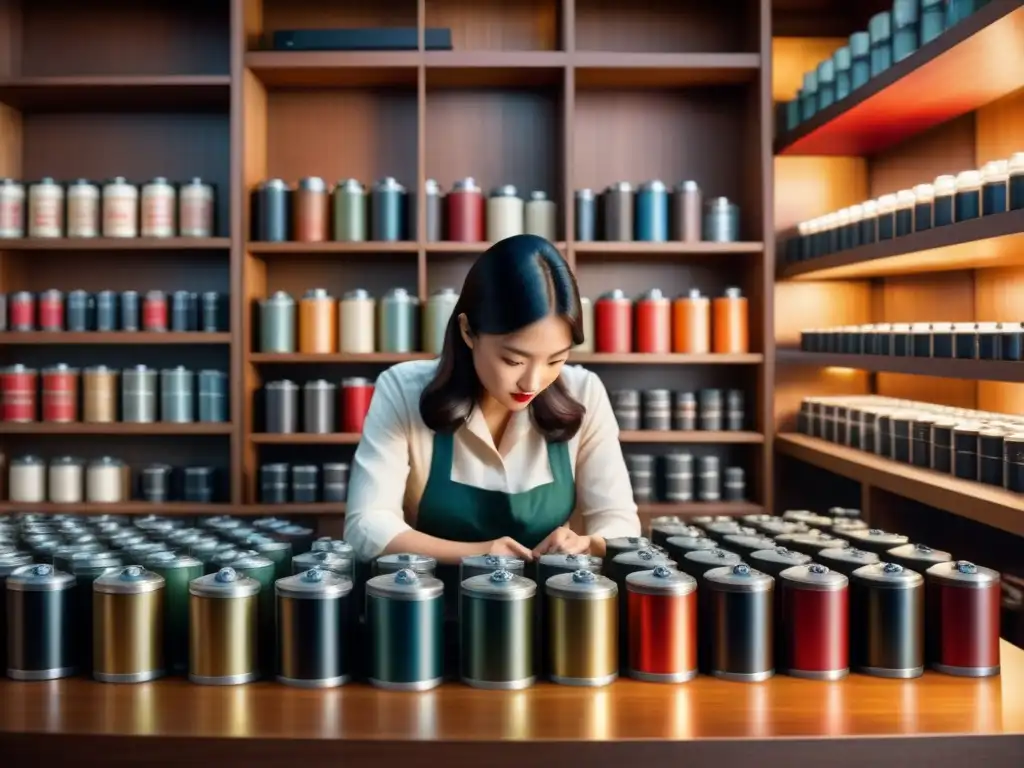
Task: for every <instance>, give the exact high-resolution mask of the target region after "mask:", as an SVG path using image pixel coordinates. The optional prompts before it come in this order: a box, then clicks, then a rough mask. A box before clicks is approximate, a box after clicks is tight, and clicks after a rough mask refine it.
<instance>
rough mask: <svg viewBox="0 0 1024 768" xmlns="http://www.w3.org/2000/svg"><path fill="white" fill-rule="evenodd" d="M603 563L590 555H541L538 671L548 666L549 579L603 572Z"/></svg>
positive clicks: (538, 567) (539, 572)
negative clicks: (578, 573) (582, 573)
mask: <svg viewBox="0 0 1024 768" xmlns="http://www.w3.org/2000/svg"><path fill="white" fill-rule="evenodd" d="M602 564H603V561H602V560H601V558H599V557H592V556H590V555H566V554H563V553H561V552H558V553H555V552H550V553H548V554H546V555H541V556H540V558H538V560H537V571H536V575H537V586H538V589H537V596H536V603H537V619H538V620H537V637H538V647H537V651H538V656H539V658H538V660H537V661H538V665H537V667H538V669H540V670H541V671H542V672H546V671H547V669H548V667H549V664H548V651H549V645H550V643H549V642H548V637H549V635H550V633H551V631H550V627H549V626H548V610H547V599H548V598H547V594H548V593H547V589H546V585H547V583H548V579H550V578H551V577H552V576H558V575H559V574H562V573H575V572H576V571H593V572H594V573H600V572H601V566H602Z"/></svg>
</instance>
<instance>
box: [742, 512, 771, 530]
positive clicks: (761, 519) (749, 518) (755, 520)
mask: <svg viewBox="0 0 1024 768" xmlns="http://www.w3.org/2000/svg"><path fill="white" fill-rule="evenodd" d="M778 519H779V518H777V517H773V516H772V515H766V514H763V513H762V514H759V515H744V516H743V517H741V518H740V521H741V522H743V523H746V524H747V525H752V526H754V527H757V526H759V525H761V523H767V522H769V521H771V520H778Z"/></svg>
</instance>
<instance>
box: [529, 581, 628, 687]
mask: <svg viewBox="0 0 1024 768" xmlns="http://www.w3.org/2000/svg"><path fill="white" fill-rule="evenodd" d="M544 589H545V591H546V592H547V596H546V600H545V602H546V603H547V627H548V648H547V658H548V664H549V668H548V673H549V675H550V678H551V680H552V682H555V683H561V684H563V685H580V686H603V685H608V684H610V683H612V682H613V681H614V680H615V679H616V678H617V677H618V666H619V664H618V661H619V651H618V636H619V635H618V631H617V623H618V613H619V612H618V592H619V588H618V586H617V585H616V584H615V582H614V581H612V580H611V579H609V578H608V577H606V576H601V575H598V574H596V573H594V572H593V571H590V570H579V571H574V572H572V573H563V574H559V575H557V576H552V577H551V578H550V579H548V580H547V582H546V583H545V585H544Z"/></svg>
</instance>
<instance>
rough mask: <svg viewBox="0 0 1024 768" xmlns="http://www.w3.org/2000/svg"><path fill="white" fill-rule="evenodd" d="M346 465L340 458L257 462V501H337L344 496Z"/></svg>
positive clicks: (347, 469)
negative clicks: (319, 462)
mask: <svg viewBox="0 0 1024 768" xmlns="http://www.w3.org/2000/svg"><path fill="white" fill-rule="evenodd" d="M348 473H349V465H348V464H347V463H346V462H343V461H334V462H329V463H326V464H323V465H320V466H318V465H316V464H285V463H283V462H274V463H270V464H262V465H260V480H259V482H260V494H259V498H260V503H261V504H315V503H318V502H324V503H340V502H343V501H345V500H346V499H347V498H348Z"/></svg>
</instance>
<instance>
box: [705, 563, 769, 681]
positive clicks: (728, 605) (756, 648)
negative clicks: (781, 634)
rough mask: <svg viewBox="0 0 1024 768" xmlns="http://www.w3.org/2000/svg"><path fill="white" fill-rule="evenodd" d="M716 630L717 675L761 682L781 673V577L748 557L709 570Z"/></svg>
mask: <svg viewBox="0 0 1024 768" xmlns="http://www.w3.org/2000/svg"><path fill="white" fill-rule="evenodd" d="M703 585H704V588H705V589H706V590H707V591H708V592H709V593H710V594H709V595H708V601H707V607H708V612H707V614H706V615H705V616H702V617H701V618H702V620H706V621H707V622H708V629H709V631H710V633H711V649H710V650H711V655H710V658H709V660H708V661H709V665H708V667H709V669H710V671H711V674H712V675H714V676H715V677H719V678H722V679H724V680H734V681H737V682H746V683H756V682H761V681H762V680H767V679H768V678H769V677H771V676H772V675H773V674H775V660H774V657H773V652H774V651H773V647H772V641H773V627H772V622H773V618H774V617H773V607H774V602H773V591H774V586H775V580H774V579H773V578H772V577H771V576H769V575H768V574H766V573H761V572H760V571H755V570H754V569H753V568H751V567H750V566H749V565H747V564H746V563H738V564H736V565H732V566H726V567H724V568H715V569H713V570H710V571H708V572H707V573H706V574H705V575H704V582H703Z"/></svg>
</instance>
